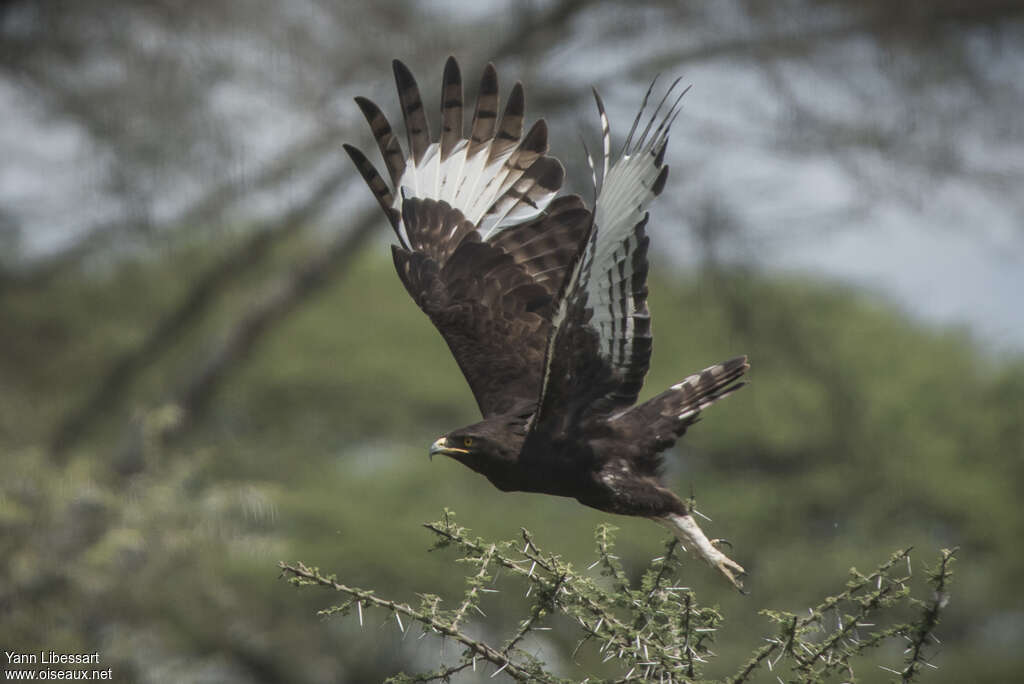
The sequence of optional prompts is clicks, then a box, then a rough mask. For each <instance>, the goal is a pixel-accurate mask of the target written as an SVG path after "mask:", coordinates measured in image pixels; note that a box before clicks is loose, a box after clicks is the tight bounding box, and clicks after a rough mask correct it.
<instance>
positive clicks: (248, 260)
mask: <svg viewBox="0 0 1024 684" xmlns="http://www.w3.org/2000/svg"><path fill="white" fill-rule="evenodd" d="M351 176H352V171H351V170H350V169H348V168H347V167H342V168H339V169H338V170H336V171H334V172H333V173H331V174H330V175H328V177H327V178H325V179H324V180H322V181H321V182H320V184H319V185H318V186H317V187H316V188H315V189H314V190H313V192H312V193H311V194H310V196H309V197H308V198H306V199H305V200H304V201H302V202H300V203H299V204H298V205H297V206H295V207H294V208H292V209H291V210H290V211H288V212H287V213H286V214H285V215H284V216H282V217H280V218H279V219H276V220H273V221H265V222H264V223H263V225H261V226H260V227H258V228H255V229H253V230H252V231H251V232H250V233H249V235H248V237H247V238H246V240H245V241H244V242H243V244H242V245H241V246H240V247H239V248H237V249H235V250H233V251H231V252H229V253H228V254H226V255H224V256H223V257H222V258H221V259H219V260H218V261H217V262H216V263H215V264H214V265H213V266H212V267H210V268H209V269H208V270H207V271H206V272H205V273H203V274H201V275H200V276H199V277H198V278H196V279H195V281H194V283H193V284H192V286H191V287H190V288H189V290H188V292H186V293H185V295H184V296H183V297H182V298H181V299H180V300H179V302H178V304H177V305H176V306H175V307H174V308H173V309H171V311H169V312H168V313H167V314H166V315H165V316H164V317H162V318H161V319H160V320H159V321H158V322H157V323H156V325H155V326H154V327H153V328H152V329H151V330H150V332H149V333H148V334H147V335H146V337H145V338H144V339H143V340H142V342H141V343H140V344H139V345H138V346H136V347H133V348H131V349H129V350H128V351H127V352H125V353H124V354H122V355H121V356H120V357H119V358H118V359H117V360H116V361H115V362H114V364H113V365H112V366H111V367H110V368H109V370H108V371H107V373H106V374H105V375H104V376H103V379H102V380H101V381H100V382H99V384H98V385H97V386H96V388H95V389H94V391H93V392H92V393H91V394H90V395H88V396H87V397H86V399H85V400H84V401H83V402H82V403H81V404H79V405H78V406H77V407H76V408H74V409H72V410H71V412H69V413H68V415H67V416H66V417H65V418H64V419H63V420H62V421H61V423H60V424H59V425H58V427H57V428H56V430H55V431H54V435H53V438H52V440H51V450H52V452H53V453H54V455H55V456H58V457H59V455H60V454H61V453H63V452H65V451H66V450H67V449H68V448H70V447H71V446H73V445H74V444H75V442H76V441H77V440H78V439H79V438H80V437H81V436H82V435H83V433H84V432H85V431H86V430H87V429H88V427H89V425H90V423H91V422H92V421H94V420H95V419H96V418H98V417H99V416H101V415H102V414H103V413H104V411H106V410H107V409H108V408H109V407H110V406H111V405H112V404H113V403H114V402H115V401H116V400H117V398H118V396H119V395H120V393H121V392H122V391H123V390H124V389H125V388H126V387H127V386H128V385H129V384H130V383H131V381H132V380H133V379H134V378H135V376H136V375H137V374H138V373H139V372H140V371H142V370H143V369H145V368H146V367H147V366H148V365H149V364H151V363H153V362H154V361H155V360H156V359H157V358H158V357H159V356H160V354H162V353H163V352H164V351H165V350H166V349H167V348H168V347H170V346H171V345H172V344H174V343H175V342H176V341H177V339H178V338H179V337H180V336H181V334H182V333H183V332H184V331H185V330H186V329H187V327H188V326H189V325H190V324H191V323H192V322H193V321H194V320H196V319H197V318H198V317H199V316H201V315H202V314H203V313H204V312H205V311H206V309H207V308H208V307H209V305H210V304H211V302H212V301H213V300H214V298H215V297H216V296H217V295H218V294H219V293H220V291H221V290H222V289H223V288H224V287H225V286H227V285H228V284H229V283H230V282H231V281H232V280H233V279H235V278H236V277H238V275H239V274H240V273H241V272H242V271H244V270H246V269H248V268H251V267H252V266H253V265H254V264H256V263H258V262H259V260H260V259H262V258H263V257H264V256H265V255H266V254H267V252H268V251H269V250H270V249H271V248H272V247H273V246H274V245H275V244H277V243H278V242H279V241H280V240H281V239H282V238H284V237H285V236H287V235H289V234H291V233H293V232H295V231H296V230H299V229H301V228H303V227H305V226H306V225H308V224H309V223H310V222H312V221H314V220H315V219H316V218H317V216H319V215H320V214H321V212H323V210H324V209H325V207H326V206H327V204H328V203H329V201H330V200H331V199H332V198H333V197H334V196H335V195H336V193H337V192H338V190H339V188H340V187H341V186H342V185H343V184H344V183H345V182H346V181H347V180H349V179H351ZM364 223H365V222H364ZM354 232H356V233H358V229H356V231H354ZM346 237H347V236H346ZM299 279H300V278H298V277H297V278H295V279H294V280H299ZM199 394H201V392H200V393H199Z"/></svg>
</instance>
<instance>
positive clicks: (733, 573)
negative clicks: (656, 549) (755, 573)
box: [652, 513, 746, 593]
mask: <svg viewBox="0 0 1024 684" xmlns="http://www.w3.org/2000/svg"><path fill="white" fill-rule="evenodd" d="M652 520H654V521H655V522H657V523H658V524H660V525H664V526H665V527H667V528H668V529H670V530H672V534H673V535H675V538H676V539H678V540H679V541H680V542H682V544H683V548H686V549H691V548H692V549H694V550H695V551H696V552H697V555H699V556H700V557H701V558H703V559H704V560H705V561H707V563H708V565H710V566H711V567H713V568H717V569H718V571H719V572H720V573H722V574H723V575H724V576H725V578H726V579H727V580H729V582H730V583H731V584H732V585H733V586H734V587H736V588H737V589H738V590H739V591H740V592H741V593H742V592H743V582H742V581H740V576H742V575H745V574H746V571H745V570H744V569H743V567H742V566H741V565H740V564H739V563H737V562H736V561H734V560H733V559H731V558H729V557H728V556H726V555H725V554H724V553H722V552H721V551H719V550H718V547H717V546H716V544H720V543H722V542H723V540H721V539H714V540H712V539H708V537H707V535H706V534H704V530H702V529H700V526H699V525H698V524H697V521H696V520H694V519H693V516H692V515H690V514H689V513H682V514H680V513H669V514H667V515H664V516H660V517H657V518H652Z"/></svg>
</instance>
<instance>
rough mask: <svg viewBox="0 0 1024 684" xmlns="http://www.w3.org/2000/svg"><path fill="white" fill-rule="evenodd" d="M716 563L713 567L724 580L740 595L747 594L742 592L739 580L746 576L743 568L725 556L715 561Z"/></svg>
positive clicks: (741, 582)
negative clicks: (723, 576)
mask: <svg viewBox="0 0 1024 684" xmlns="http://www.w3.org/2000/svg"><path fill="white" fill-rule="evenodd" d="M717 561H718V562H717V563H715V566H716V567H717V568H718V571H719V572H720V573H722V574H723V575H725V578H726V579H727V580H729V582H730V583H731V584H732V586H734V587H736V589H737V591H739V592H740V593H741V594H746V593H747V592H746V591H744V590H743V581H742V580H741V579H740V577H742V576H744V575H746V574H747V571H746V570H744V569H743V566H742V565H740V564H739V563H737V562H736V561H734V560H733V559H731V558H729V557H728V556H725V555H723V556H722V557H721V558H719V559H717Z"/></svg>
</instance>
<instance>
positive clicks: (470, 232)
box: [345, 58, 591, 417]
mask: <svg viewBox="0 0 1024 684" xmlns="http://www.w3.org/2000/svg"><path fill="white" fill-rule="evenodd" d="M394 72H395V82H396V84H397V86H398V93H399V100H400V102H401V106H402V112H403V116H404V119H405V127H406V130H407V133H408V147H409V154H408V156H407V155H405V154H404V153H403V151H402V146H401V144H400V143H399V141H398V139H397V137H396V136H395V134H394V132H393V131H392V129H391V126H390V124H389V123H388V121H387V118H386V117H385V116H384V114H383V113H382V112H381V111H380V109H379V108H378V107H377V106H376V105H375V104H373V103H372V102H370V101H369V100H366V99H364V98H357V100H356V102H357V103H358V104H359V107H360V109H361V110H362V111H363V114H364V115H365V116H366V119H367V121H368V122H369V124H370V127H371V129H372V131H373V134H374V137H375V138H376V140H377V145H378V148H379V149H380V152H381V156H382V157H383V159H384V164H385V167H386V168H387V171H388V176H389V177H390V184H389V183H388V182H386V181H385V180H384V179H383V178H382V177H381V176H380V174H379V173H378V172H377V170H376V169H375V168H374V166H373V164H371V163H370V162H369V160H367V158H366V156H365V155H364V154H363V153H362V152H361V151H360V150H358V149H357V148H355V147H352V146H351V145H346V146H345V149H346V151H347V152H348V153H349V156H351V158H352V160H353V162H355V165H356V168H357V169H358V170H359V172H360V173H361V174H362V176H363V178H364V179H365V180H366V183H367V184H368V185H369V186H370V189H371V190H372V191H373V193H374V195H375V196H376V198H377V200H378V202H380V205H381V207H382V208H383V209H384V212H385V214H387V216H388V219H389V220H390V221H391V225H392V227H393V228H394V230H395V234H396V236H397V238H398V242H399V244H398V245H395V246H393V247H392V251H393V255H394V261H395V268H396V270H397V271H398V275H399V277H400V278H401V280H402V282H403V284H404V285H405V287H406V289H407V290H408V291H409V294H410V295H411V296H412V298H413V299H414V300H415V301H416V303H417V305H419V307H420V308H421V309H423V311H424V312H425V313H426V314H427V315H428V316H429V317H430V319H431V321H432V322H433V323H434V325H435V326H436V327H437V329H438V330H439V331H440V332H441V335H442V336H443V337H444V339H445V341H446V342H447V343H448V346H449V348H450V349H451V351H452V354H453V356H454V357H455V360H456V362H457V363H458V364H459V367H460V368H461V369H462V372H463V375H465V377H466V380H467V381H468V382H469V385H470V388H471V389H472V391H473V394H474V396H475V397H476V400H477V404H478V405H479V407H480V410H481V412H482V413H483V415H484V416H485V417H487V416H491V415H496V414H502V413H507V412H510V411H521V412H523V413H524V414H525V413H530V412H532V411H533V409H534V406H535V405H536V402H537V397H538V396H539V395H540V383H541V375H542V370H543V363H544V356H545V353H546V347H547V340H548V338H549V336H550V335H549V331H550V328H551V323H550V319H551V315H552V311H553V302H554V300H555V296H556V295H557V293H558V291H559V289H560V288H561V286H562V283H563V282H564V280H565V279H566V277H567V273H568V270H569V268H570V265H571V264H572V263H573V260H574V258H575V257H576V254H577V253H578V252H579V245H580V243H581V241H582V239H583V237H584V236H585V235H586V232H587V230H588V226H589V225H590V219H591V214H590V212H589V211H588V210H587V209H586V208H585V207H584V206H583V203H582V202H581V201H580V199H579V198H578V197H575V196H569V197H562V198H559V199H557V200H554V201H552V199H553V197H554V195H555V194H556V193H557V192H558V190H559V188H560V187H561V185H562V179H563V177H564V171H563V169H562V165H561V164H560V163H559V162H558V160H556V159H554V158H552V157H548V156H546V152H547V126H546V124H545V123H544V121H543V120H541V121H538V122H537V123H536V124H534V125H533V127H531V128H530V130H529V132H527V133H526V134H525V135H523V115H524V111H525V100H524V96H523V88H522V86H521V85H520V84H519V83H517V84H516V85H515V86H514V87H513V89H512V92H511V94H510V95H509V99H508V102H507V103H506V105H505V109H504V112H503V113H502V115H501V118H500V119H499V118H498V80H497V74H496V72H495V70H494V67H493V66H492V65H488V66H487V67H486V68H485V69H484V74H483V78H482V79H481V83H480V91H479V96H478V99H477V104H476V110H475V113H474V115H473V122H472V125H471V129H470V132H469V136H468V137H464V136H463V132H462V126H463V114H462V106H463V101H462V77H461V75H460V72H459V67H458V64H457V63H456V62H455V60H454V59H452V58H449V60H448V62H447V64H446V65H445V70H444V78H443V84H442V93H441V122H442V130H441V134H440V138H439V139H438V140H436V141H435V140H433V139H432V138H431V136H430V132H429V125H428V122H427V117H426V114H425V112H424V109H423V101H422V98H421V97H420V93H419V88H418V87H417V85H416V81H415V79H414V78H413V76H412V74H411V73H410V72H409V70H408V68H406V66H405V65H404V64H402V63H401V62H399V61H397V60H396V61H395V62H394Z"/></svg>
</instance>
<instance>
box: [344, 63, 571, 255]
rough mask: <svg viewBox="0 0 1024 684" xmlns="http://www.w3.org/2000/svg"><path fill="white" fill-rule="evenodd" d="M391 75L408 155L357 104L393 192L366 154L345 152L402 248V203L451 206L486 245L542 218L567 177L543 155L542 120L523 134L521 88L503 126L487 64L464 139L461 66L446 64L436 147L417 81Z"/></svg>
mask: <svg viewBox="0 0 1024 684" xmlns="http://www.w3.org/2000/svg"><path fill="white" fill-rule="evenodd" d="M393 70H394V75H395V85H396V86H397V89H398V96H399V102H400V105H401V109H402V117H403V120H404V122H405V128H406V135H407V141H408V149H409V152H408V155H406V154H405V153H403V152H402V146H401V143H400V142H399V141H398V138H397V136H395V134H394V131H393V130H392V128H391V125H390V124H389V123H388V120H387V118H386V117H385V116H384V114H383V113H382V112H381V110H380V108H379V107H377V105H375V104H374V103H373V102H371V101H370V100H367V99H366V98H362V97H359V98H356V102H357V104H358V105H359V108H360V109H361V110H362V112H363V115H364V116H365V117H366V120H367V122H369V124H370V129H371V131H372V132H373V135H374V138H375V140H376V142H377V147H378V149H379V150H380V153H381V156H382V157H383V159H384V165H385V167H386V169H387V171H388V176H389V177H390V179H391V185H390V187H389V186H388V184H387V183H385V182H384V181H383V179H382V178H381V177H380V175H379V174H378V173H377V171H376V170H375V169H374V168H373V165H372V164H371V163H370V162H369V161H368V160H367V159H366V157H365V155H362V154H361V153H359V151H358V150H356V149H355V148H351V147H350V146H346V150H348V152H349V155H350V156H351V157H352V159H353V161H354V162H355V163H356V167H357V168H358V169H359V171H360V173H361V174H362V176H363V178H364V179H365V180H366V182H367V184H368V185H370V188H371V189H372V190H373V192H374V195H375V196H376V197H377V200H378V201H379V202H380V203H381V205H382V207H384V209H385V211H386V212H387V213H388V216H389V218H390V219H391V220H392V223H393V225H394V224H395V222H396V221H397V225H395V231H396V233H397V235H398V236H399V241H400V242H401V243H402V244H403V245H408V242H409V241H408V235H407V228H406V227H405V226H404V225H403V224H402V214H403V212H402V201H403V196H408V197H418V198H425V199H437V200H443V201H445V202H447V203H448V204H449V205H450V206H451V208H453V209H456V210H458V211H460V212H461V213H462V215H463V217H464V218H465V219H466V220H468V221H469V222H470V223H472V224H473V225H474V226H475V227H476V229H477V230H478V231H479V233H480V236H481V237H482V238H485V239H486V238H488V237H492V236H494V235H497V234H498V233H499V232H500V231H501V230H503V229H505V228H507V227H509V226H512V225H515V224H517V223H520V222H523V221H528V220H530V219H533V218H535V217H537V216H540V215H542V213H543V211H544V209H545V208H546V206H547V205H548V204H549V203H550V202H551V200H552V199H553V198H554V196H555V194H556V193H557V192H558V190H559V189H560V188H561V186H562V182H563V179H564V175H565V174H564V170H563V169H562V165H561V163H559V162H558V160H556V159H554V158H552V157H547V156H545V155H546V153H547V149H548V143H547V137H548V132H547V126H546V124H545V123H544V121H543V120H541V121H537V122H536V123H535V124H534V125H533V126H532V127H531V128H530V130H529V131H528V132H527V133H526V135H525V136H524V135H523V123H524V117H525V111H526V105H525V103H526V99H525V96H524V93H523V87H522V84H520V83H516V84H515V86H514V87H513V88H512V92H511V93H510V95H509V98H508V101H507V102H506V104H505V109H504V111H503V112H502V115H501V118H500V119H499V118H498V104H499V100H498V77H497V73H496V71H495V69H494V67H493V65H490V64H489V65H487V67H486V68H485V69H484V73H483V77H482V79H481V82H480V89H479V94H478V97H477V102H476V108H475V111H474V114H473V122H472V125H471V127H470V134H469V137H468V138H465V137H463V129H462V126H463V121H462V113H463V99H462V76H461V72H460V70H459V67H458V63H457V62H456V61H455V60H454V59H453V58H449V60H448V62H447V63H446V64H445V70H444V76H443V79H442V84H441V132H440V137H439V140H438V141H433V140H432V138H431V135H430V126H429V122H428V120H427V115H426V112H425V110H424V106H423V98H422V96H421V95H420V90H419V86H418V85H417V83H416V79H415V77H414V76H413V75H412V72H411V71H410V70H409V69H408V67H406V66H405V65H404V64H402V63H401V62H399V61H398V60H395V62H394V64H393ZM400 190H404V192H399V191H400ZM391 210H393V211H391ZM450 237H451V236H449V238H450Z"/></svg>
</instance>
